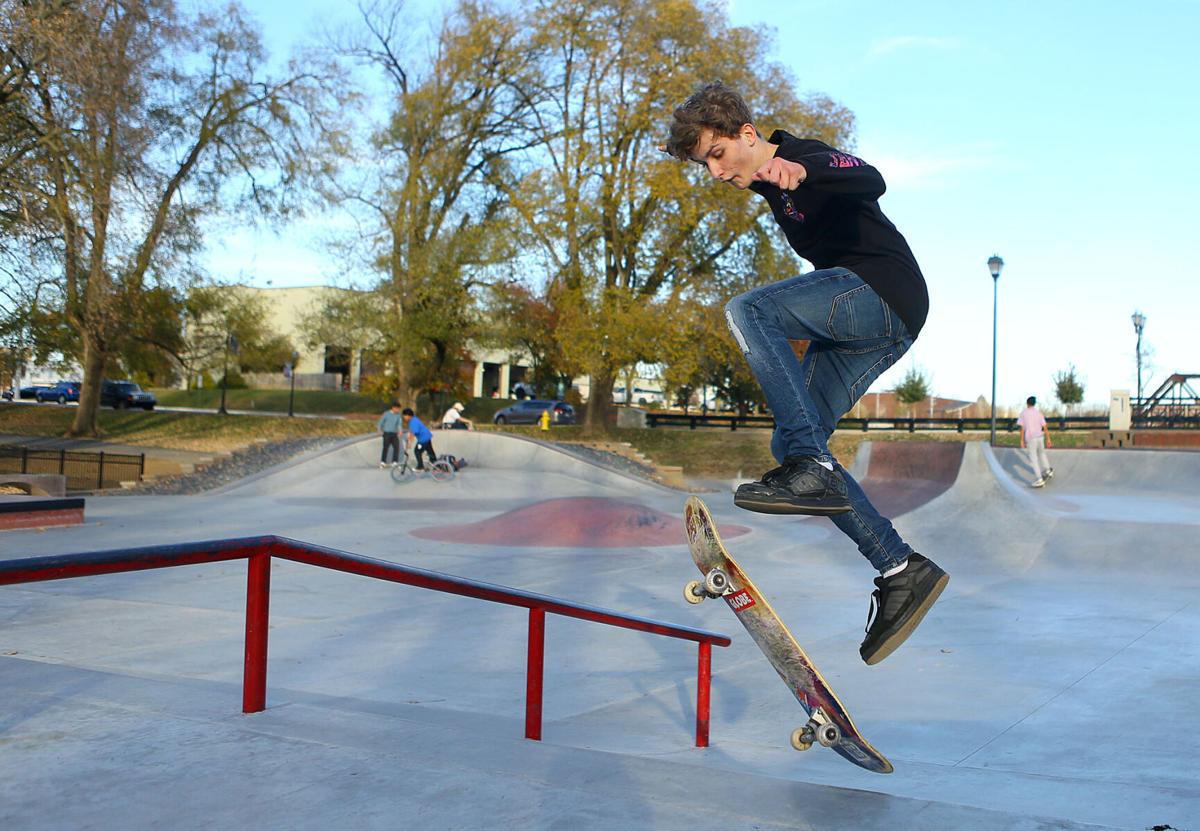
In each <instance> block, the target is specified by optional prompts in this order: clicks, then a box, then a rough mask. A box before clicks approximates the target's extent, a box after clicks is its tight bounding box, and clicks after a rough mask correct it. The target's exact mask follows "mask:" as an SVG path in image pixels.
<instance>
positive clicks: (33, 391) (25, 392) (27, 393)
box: [17, 384, 50, 398]
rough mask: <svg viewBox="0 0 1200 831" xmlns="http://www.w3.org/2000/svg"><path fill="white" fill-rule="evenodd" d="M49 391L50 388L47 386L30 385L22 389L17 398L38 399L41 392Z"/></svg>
mask: <svg viewBox="0 0 1200 831" xmlns="http://www.w3.org/2000/svg"><path fill="white" fill-rule="evenodd" d="M48 389H50V387H49V386H47V385H46V384H30V385H29V386H27V387H21V389H20V390H19V391H18V392H17V397H18V398H37V394H38V393H39V392H40V391H41V390H48Z"/></svg>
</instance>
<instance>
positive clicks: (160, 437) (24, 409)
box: [0, 404, 374, 452]
mask: <svg viewBox="0 0 1200 831" xmlns="http://www.w3.org/2000/svg"><path fill="white" fill-rule="evenodd" d="M74 418H75V408H74V407H59V406H54V405H42V406H22V405H17V404H9V405H0V433H17V434H20V435H24V436H62V435H64V434H65V433H66V432H67V429H68V428H69V427H70V426H71V421H72V420H73V419H74ZM99 418H100V432H101V436H100V438H101V440H104V441H111V442H115V443H118V444H134V445H146V446H151V447H167V448H171V449H175V450H198V451H204V452H223V451H228V450H232V449H234V448H237V447H242V446H244V445H246V444H248V443H250V442H251V441H254V440H256V439H263V440H266V441H281V440H284V439H294V438H305V437H312V436H357V435H362V434H363V433H367V432H372V431H373V430H374V425H373V424H369V423H367V422H364V421H358V420H353V421H342V420H336V419H317V418H287V417H286V416H284V417H280V418H275V417H271V416H218V415H208V414H205V413H163V412H158V411H154V412H148V413H147V412H142V411H140V410H120V411H118V410H106V409H102V410H100V416H99Z"/></svg>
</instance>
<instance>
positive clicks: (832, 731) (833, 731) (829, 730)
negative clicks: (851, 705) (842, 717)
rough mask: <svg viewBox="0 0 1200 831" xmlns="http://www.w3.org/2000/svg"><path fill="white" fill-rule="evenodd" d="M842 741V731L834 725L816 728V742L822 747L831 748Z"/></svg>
mask: <svg viewBox="0 0 1200 831" xmlns="http://www.w3.org/2000/svg"><path fill="white" fill-rule="evenodd" d="M841 740H842V731H841V729H840V728H839V727H838V726H837V725H836V724H822V725H821V726H820V727H818V728H817V741H818V742H820V743H821V746H822V747H833V746H834V745H835V744H837V743H838V742H839V741H841Z"/></svg>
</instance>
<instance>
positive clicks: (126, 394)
mask: <svg viewBox="0 0 1200 831" xmlns="http://www.w3.org/2000/svg"><path fill="white" fill-rule="evenodd" d="M157 403H158V399H157V398H155V397H154V393H152V392H143V391H142V388H141V387H139V386H138V385H137V384H135V383H133V382H132V381H104V382H102V383H101V384H100V406H101V407H112V408H113V409H114V410H127V409H129V408H130V407H141V408H142V409H143V410H153V409H154V405H155V404H157Z"/></svg>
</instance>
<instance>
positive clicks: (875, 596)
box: [864, 589, 883, 632]
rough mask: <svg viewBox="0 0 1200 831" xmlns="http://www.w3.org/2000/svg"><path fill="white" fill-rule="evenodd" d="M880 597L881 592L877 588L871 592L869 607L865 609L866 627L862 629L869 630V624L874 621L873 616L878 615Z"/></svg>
mask: <svg viewBox="0 0 1200 831" xmlns="http://www.w3.org/2000/svg"><path fill="white" fill-rule="evenodd" d="M882 599H883V592H882V591H880V590H879V589H876V590H875V591H873V592H871V608H869V609H867V628H866V629H865V630H864V631H866V632H870V631H871V624H872V623H874V622H875V618H876V617H877V616H878V615H879V602H880V600H882Z"/></svg>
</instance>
